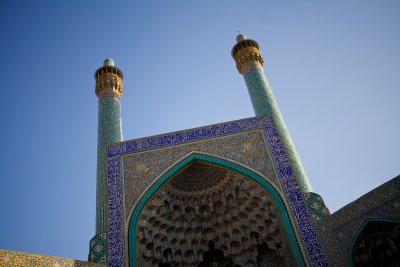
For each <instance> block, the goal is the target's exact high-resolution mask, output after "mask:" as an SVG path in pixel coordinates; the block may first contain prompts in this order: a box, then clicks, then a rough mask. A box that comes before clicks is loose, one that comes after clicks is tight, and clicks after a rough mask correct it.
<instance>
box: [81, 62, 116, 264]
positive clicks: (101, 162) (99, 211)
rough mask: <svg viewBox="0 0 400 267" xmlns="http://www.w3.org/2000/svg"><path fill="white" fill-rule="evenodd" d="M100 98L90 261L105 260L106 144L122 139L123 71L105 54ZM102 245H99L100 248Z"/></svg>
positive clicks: (98, 84) (98, 79)
mask: <svg viewBox="0 0 400 267" xmlns="http://www.w3.org/2000/svg"><path fill="white" fill-rule="evenodd" d="M94 77H95V79H96V88H95V93H96V95H97V97H98V101H99V111H98V132H97V175H96V176H97V178H96V235H95V236H94V237H93V238H92V240H91V241H90V252H89V261H92V262H106V261H107V241H106V238H107V218H108V212H107V211H108V209H107V207H108V206H107V198H108V188H107V148H108V146H109V145H111V144H113V143H116V142H121V141H122V126H121V104H120V98H121V96H122V79H123V74H122V71H121V70H120V69H118V68H117V67H115V62H114V60H113V59H112V58H110V57H108V58H106V59H105V60H104V62H103V66H102V67H100V68H98V69H97V70H96V72H95V75H94ZM100 248H101V249H100Z"/></svg>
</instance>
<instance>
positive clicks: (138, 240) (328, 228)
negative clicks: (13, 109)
mask: <svg viewBox="0 0 400 267" xmlns="http://www.w3.org/2000/svg"><path fill="white" fill-rule="evenodd" d="M232 57H233V59H234V60H235V62H236V67H237V70H238V71H239V73H240V74H241V75H243V77H244V80H245V83H246V86H247V90H248V92H249V95H250V98H251V102H252V104H253V108H254V111H255V115H256V116H255V117H251V118H247V119H241V120H237V121H231V122H224V123H220V124H215V125H208V126H204V127H200V128H195V129H188V130H183V131H178V132H173V133H167V134H161V135H157V136H150V137H144V138H140V139H135V140H129V141H123V140H122V130H121V112H120V99H121V97H122V93H123V86H122V81H123V73H122V71H121V70H120V69H119V68H117V67H116V66H115V63H114V61H113V60H112V59H110V58H107V59H106V60H105V61H104V64H103V66H101V67H100V68H99V69H97V70H96V72H95V80H96V86H95V93H96V95H97V97H98V101H99V105H98V107H99V109H98V147H97V186H96V234H95V236H94V237H93V238H92V239H91V240H90V242H89V256H88V262H82V261H74V260H72V259H65V258H59V257H52V256H44V255H37V254H29V253H23V252H17V251H10V250H0V266H112V267H117V266H118V267H119V266H131V267H134V266H154V267H162V266H171V267H172V266H199V267H203V266H218V267H225V266H235V267H237V266H249V267H250V266H260V267H261V266H262V267H264V266H265V267H266V266H278V267H279V266H338V267H341V266H400V176H398V177H396V178H393V179H392V180H390V181H388V182H387V183H385V184H383V185H381V186H379V187H378V188H376V189H374V190H372V191H371V192H368V193H367V194H365V195H364V196H362V197H361V198H359V199H357V200H355V201H354V202H352V203H350V204H348V205H346V206H345V207H343V208H342V209H340V210H338V211H337V212H335V213H333V214H330V212H329V210H328V208H327V207H326V206H325V204H324V201H323V199H322V197H321V196H320V195H318V194H317V193H315V192H313V190H312V187H311V184H310V182H309V180H308V177H307V174H306V172H305V170H304V168H303V165H302V163H301V160H300V157H299V155H298V154H297V152H296V149H295V146H294V144H293V142H292V139H291V137H290V134H289V131H288V129H287V127H286V125H285V122H284V120H283V118H282V115H281V113H280V111H279V108H278V105H277V103H276V101H275V98H274V96H273V94H272V90H271V88H270V86H269V84H268V81H267V78H266V76H265V74H264V70H263V63H264V60H263V57H262V55H261V53H260V49H259V45H258V43H257V42H256V41H254V40H251V39H247V38H246V37H245V36H244V35H243V34H239V35H238V36H237V43H236V44H235V45H234V46H233V48H232Z"/></svg>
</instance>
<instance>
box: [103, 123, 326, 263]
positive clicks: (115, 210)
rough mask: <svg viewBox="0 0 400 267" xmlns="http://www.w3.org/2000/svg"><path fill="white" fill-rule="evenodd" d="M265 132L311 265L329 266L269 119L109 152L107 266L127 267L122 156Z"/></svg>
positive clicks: (114, 147) (165, 136)
mask: <svg viewBox="0 0 400 267" xmlns="http://www.w3.org/2000/svg"><path fill="white" fill-rule="evenodd" d="M254 130H262V132H263V135H264V137H265V139H266V146H267V149H268V151H269V154H270V156H271V157H272V162H273V165H274V168H275V170H276V173H277V176H278V179H279V183H280V185H281V187H282V191H283V193H284V196H285V198H286V201H287V203H288V204H289V208H290V216H291V217H292V219H293V221H294V222H295V223H296V227H297V230H298V233H299V236H300V240H299V241H300V243H301V247H302V248H303V249H304V251H305V254H306V255H307V260H308V263H309V264H310V265H311V266H328V261H327V259H326V257H325V254H324V251H323V250H322V247H321V244H320V242H319V240H318V237H317V234H316V230H315V229H314V225H313V222H312V219H311V216H310V214H309V212H308V208H307V206H306V204H305V202H304V199H303V196H302V193H301V192H300V190H299V187H298V183H297V181H296V177H295V174H294V172H293V169H292V166H291V164H290V161H289V159H288V157H287V152H286V151H285V149H284V147H283V145H282V142H281V139H280V137H279V134H278V131H277V129H276V126H275V124H274V122H273V119H272V118H271V117H270V116H258V117H252V118H248V119H243V120H237V121H232V122H226V123H221V124H216V125H210V126H204V127H200V128H195V129H189V130H184V131H179V132H174V133H168V134H163V135H158V136H152V137H147V138H141V139H136V140H131V141H126V142H122V143H117V144H114V145H112V146H110V147H109V149H108V191H109V192H108V213H109V216H108V234H107V242H108V265H109V266H126V265H125V264H126V262H125V256H126V253H127V251H125V252H124V250H125V245H126V244H124V242H125V235H126V234H127V233H125V232H124V231H125V228H124V218H123V205H124V203H123V192H122V186H121V183H122V179H121V165H122V162H121V156H122V155H125V154H128V153H135V152H138V151H144V150H151V149H157V148H162V147H167V146H174V145H180V144H184V143H190V142H194V141H198V140H206V139H210V138H216V137H220V136H227V135H232V134H235V133H241V132H246V131H254Z"/></svg>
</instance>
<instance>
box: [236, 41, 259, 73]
mask: <svg viewBox="0 0 400 267" xmlns="http://www.w3.org/2000/svg"><path fill="white" fill-rule="evenodd" d="M236 41H237V43H236V44H235V46H234V47H233V48H232V57H233V58H234V59H235V61H236V67H237V69H238V71H239V73H240V74H245V73H246V72H247V71H248V69H249V68H250V67H259V68H261V67H262V66H263V64H264V59H263V58H262V56H261V53H260V50H259V46H258V43H257V42H256V41H254V40H251V39H247V38H246V36H245V35H243V34H239V35H238V36H237V37H236Z"/></svg>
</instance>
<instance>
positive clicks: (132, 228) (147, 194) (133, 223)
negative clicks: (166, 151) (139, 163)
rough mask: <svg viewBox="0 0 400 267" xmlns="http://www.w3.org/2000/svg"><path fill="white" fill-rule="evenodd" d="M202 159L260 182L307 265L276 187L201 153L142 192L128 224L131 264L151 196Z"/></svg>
mask: <svg viewBox="0 0 400 267" xmlns="http://www.w3.org/2000/svg"><path fill="white" fill-rule="evenodd" d="M195 160H196V161H201V162H204V163H209V164H213V165H216V166H219V167H223V168H226V169H229V170H231V171H234V172H236V173H239V174H242V175H244V176H246V177H247V178H249V179H251V180H252V181H254V182H256V183H257V184H259V185H260V186H261V187H262V188H264V189H265V190H266V191H267V192H269V193H270V195H271V196H272V197H273V199H274V200H275V203H276V205H277V207H278V210H279V213H280V215H281V218H282V224H283V228H284V230H285V232H286V234H287V237H288V241H289V243H290V248H291V250H292V252H293V254H294V256H295V259H296V263H297V264H298V266H305V263H304V258H303V255H302V252H301V249H300V246H299V243H298V242H297V239H296V236H295V232H294V229H293V227H292V223H291V222H290V218H289V215H288V211H287V208H286V206H285V204H284V201H283V199H282V197H281V195H280V194H279V193H278V191H277V190H276V189H275V187H274V186H273V185H272V184H270V183H269V182H268V181H267V180H266V179H264V178H263V177H261V176H260V175H259V174H257V173H255V172H254V171H252V170H250V169H248V168H246V167H244V166H242V165H240V164H239V163H238V164H236V163H233V162H231V161H227V160H225V159H221V158H218V157H215V156H211V155H206V154H201V153H192V154H190V155H188V156H187V157H186V158H184V159H182V160H181V161H180V162H178V163H177V164H175V165H174V166H173V167H172V168H171V169H169V170H168V171H167V172H166V173H164V174H163V175H162V176H160V177H159V178H158V179H157V180H156V181H155V182H153V184H152V185H151V186H150V188H148V189H147V190H146V191H144V192H143V193H142V196H141V198H140V200H139V202H138V203H137V204H136V206H135V207H134V210H133V212H132V213H131V217H130V220H129V225H128V253H129V263H130V266H131V267H133V266H136V259H135V258H136V254H137V251H136V249H137V248H136V228H137V222H138V219H139V217H140V214H141V213H142V210H143V208H144V207H145V205H146V203H147V202H148V201H149V200H150V199H151V197H152V196H153V195H154V194H155V193H156V192H157V191H158V189H159V188H161V187H162V186H163V185H164V184H165V183H166V182H167V181H168V180H169V179H171V178H172V177H174V175H175V174H177V173H178V172H179V171H181V170H182V169H183V168H185V167H186V166H188V165H189V164H191V163H192V162H193V161H195Z"/></svg>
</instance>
